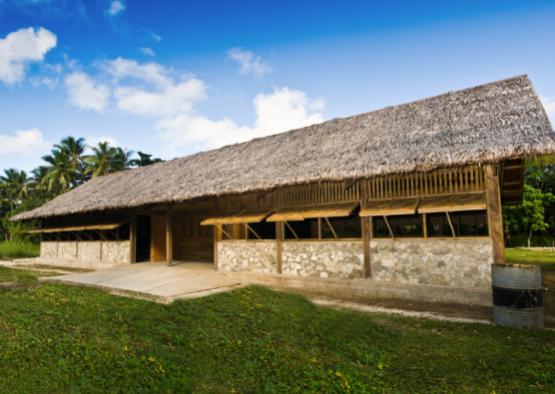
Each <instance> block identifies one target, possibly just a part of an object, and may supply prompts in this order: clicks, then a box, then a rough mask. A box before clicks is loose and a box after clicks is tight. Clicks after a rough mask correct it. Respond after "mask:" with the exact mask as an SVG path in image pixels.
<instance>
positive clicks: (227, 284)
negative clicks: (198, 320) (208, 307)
mask: <svg viewBox="0 0 555 394" xmlns="http://www.w3.org/2000/svg"><path fill="white" fill-rule="evenodd" d="M45 280H47V281H55V282H63V283H68V284H76V285H84V286H92V287H100V288H104V289H108V290H111V291H115V292H117V293H118V294H126V293H127V294H130V295H139V296H143V297H144V298H150V299H155V300H157V301H162V302H171V301H173V300H176V299H179V298H194V297H200V296H204V295H207V294H213V293H216V292H221V291H227V290H230V289H232V288H234V287H237V286H240V282H239V281H235V280H233V279H231V278H228V277H227V276H225V275H223V274H221V273H219V272H217V271H215V270H214V268H213V266H212V265H211V264H206V263H183V264H178V265H174V266H171V267H169V266H167V265H166V264H165V263H139V264H130V265H120V266H116V267H112V268H107V269H103V270H99V271H95V272H87V273H76V274H70V275H63V276H55V277H49V278H47V279H45Z"/></svg>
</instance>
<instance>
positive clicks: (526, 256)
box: [505, 248, 555, 271]
mask: <svg viewBox="0 0 555 394" xmlns="http://www.w3.org/2000/svg"><path fill="white" fill-rule="evenodd" d="M505 257H506V259H507V263H512V264H538V265H541V266H542V270H550V271H551V270H555V252H554V251H551V250H549V249H547V250H538V249H533V250H529V249H521V248H506V249H505Z"/></svg>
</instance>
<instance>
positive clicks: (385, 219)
mask: <svg viewBox="0 0 555 394" xmlns="http://www.w3.org/2000/svg"><path fill="white" fill-rule="evenodd" d="M382 217H383V221H384V222H385V225H386V226H387V229H388V230H389V235H391V238H395V235H394V234H393V230H392V229H391V226H390V225H389V220H387V216H385V215H384V216H382Z"/></svg>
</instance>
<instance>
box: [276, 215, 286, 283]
mask: <svg viewBox="0 0 555 394" xmlns="http://www.w3.org/2000/svg"><path fill="white" fill-rule="evenodd" d="M283 237H284V227H283V222H276V265H277V267H276V271H277V273H278V274H281V272H282V267H283V257H282V253H283Z"/></svg>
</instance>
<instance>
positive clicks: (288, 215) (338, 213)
mask: <svg viewBox="0 0 555 394" xmlns="http://www.w3.org/2000/svg"><path fill="white" fill-rule="evenodd" d="M357 206H358V202H356V203H352V202H350V203H340V204H334V205H322V206H312V207H300V208H291V209H283V210H279V211H277V212H276V213H274V214H273V215H270V216H269V217H268V218H267V219H266V220H267V221H268V222H285V221H300V220H304V219H313V218H319V217H346V216H349V215H350V214H351V213H352V212H353V211H354V210H355V209H356V207H357Z"/></svg>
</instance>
